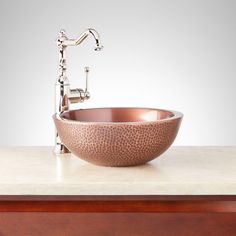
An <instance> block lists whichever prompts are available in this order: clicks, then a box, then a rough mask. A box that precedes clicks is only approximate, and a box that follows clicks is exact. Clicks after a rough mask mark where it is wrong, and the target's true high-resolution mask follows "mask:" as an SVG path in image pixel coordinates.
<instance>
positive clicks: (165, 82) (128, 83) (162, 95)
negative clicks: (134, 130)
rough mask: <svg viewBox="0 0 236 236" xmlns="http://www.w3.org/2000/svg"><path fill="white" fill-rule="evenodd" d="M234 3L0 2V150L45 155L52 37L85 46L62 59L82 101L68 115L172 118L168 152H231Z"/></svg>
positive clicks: (234, 134)
mask: <svg viewBox="0 0 236 236" xmlns="http://www.w3.org/2000/svg"><path fill="white" fill-rule="evenodd" d="M235 12H236V1H228V0H224V1H223V0H222V1H215V0H211V1H210V0H196V1H191V0H185V1H164V0H163V1H157V0H156V1H154V0H153V1H148V0H143V1H125V0H124V1H121V0H119V1H118V0H117V1H111V0H110V1H109V0H105V1H104V0H99V1H89V0H86V1H59V0H57V1H52V0H51V1H32V0H28V1H27V0H21V1H13V0H2V1H1V2H0V24H1V27H0V29H1V42H0V50H1V51H0V52H1V53H0V63H1V79H0V80H1V92H0V101H1V111H0V145H52V144H53V141H54V125H53V122H52V119H51V115H52V114H53V110H54V107H53V100H54V83H55V80H56V78H57V75H58V70H57V66H58V61H57V60H58V55H57V47H56V45H55V43H54V39H55V38H56V37H57V35H58V32H59V30H60V29H61V28H65V29H66V31H67V34H68V36H70V37H72V38H73V37H77V36H78V35H79V34H80V33H81V32H82V31H83V30H84V29H86V28H87V27H94V28H95V29H97V30H98V31H99V32H100V34H101V36H102V39H103V44H104V50H103V51H102V52H100V53H96V52H94V51H93V50H92V46H93V41H92V39H89V40H87V41H86V42H85V43H83V44H82V45H81V46H79V47H77V48H69V49H68V54H67V55H68V77H69V79H70V81H71V84H72V85H73V86H76V87H77V86H80V87H81V86H84V83H85V81H84V74H83V67H84V66H86V65H89V66H91V68H92V69H91V70H92V71H91V76H90V92H91V95H92V97H91V99H90V100H89V101H88V102H86V103H84V104H83V105H77V107H105V106H108V107H110V106H138V107H157V108H166V109H173V110H179V111H182V112H183V113H184V115H185V116H184V120H183V123H182V126H181V129H180V132H179V135H178V137H177V139H176V142H175V145H236V124H235V120H236V119H235V116H236V106H235V105H236V93H235V88H236V14H235Z"/></svg>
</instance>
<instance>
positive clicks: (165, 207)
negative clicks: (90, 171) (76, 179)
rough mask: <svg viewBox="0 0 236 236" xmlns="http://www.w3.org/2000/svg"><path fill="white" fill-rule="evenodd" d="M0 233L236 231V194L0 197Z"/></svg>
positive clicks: (57, 235) (196, 235)
mask: <svg viewBox="0 0 236 236" xmlns="http://www.w3.org/2000/svg"><path fill="white" fill-rule="evenodd" d="M0 235H18V236H21V235H22V236H28V235H32V236H34V235H35V236H37V235H44V236H53V235H55V236H60V235H61V236H65V235H66V236H67V235H68V236H70V235H71V236H73V235H75V236H78V235H85V236H87V235H88V236H90V235H91V236H93V235H99V236H100V235H101V236H106V235H107V236H113V235H121V236H126V235H129V236H135V235H140V236H145V235H147V236H149V235H150V236H153V235H161V236H169V235H170V236H171V235H181V236H185V235H186V236H192V235H194V236H201V235H207V236H209V235H214V236H218V235H219V236H222V235H223V236H231V235H232V236H235V235H236V196H1V197H0Z"/></svg>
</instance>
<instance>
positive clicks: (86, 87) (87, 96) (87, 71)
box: [84, 66, 90, 99]
mask: <svg viewBox="0 0 236 236" xmlns="http://www.w3.org/2000/svg"><path fill="white" fill-rule="evenodd" d="M89 71H90V68H89V67H88V66H85V67H84V72H85V76H86V84H85V91H84V92H85V99H89V98H90V93H89V91H88V74H89Z"/></svg>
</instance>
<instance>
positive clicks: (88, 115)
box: [61, 108, 174, 122]
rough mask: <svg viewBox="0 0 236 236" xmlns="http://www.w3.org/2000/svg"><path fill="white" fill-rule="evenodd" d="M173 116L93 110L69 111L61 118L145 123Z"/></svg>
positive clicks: (147, 110) (128, 110)
mask: <svg viewBox="0 0 236 236" xmlns="http://www.w3.org/2000/svg"><path fill="white" fill-rule="evenodd" d="M173 116H174V114H173V113H172V112H170V111H166V110H160V109H150V108H92V109H79V110H71V111H67V112H64V113H62V115H61V118H63V119H66V120H74V121H81V122H143V121H157V120H162V119H167V118H171V117H173Z"/></svg>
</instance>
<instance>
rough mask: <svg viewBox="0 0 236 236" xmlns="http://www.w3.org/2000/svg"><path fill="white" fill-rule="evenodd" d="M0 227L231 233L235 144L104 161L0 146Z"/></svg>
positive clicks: (53, 231)
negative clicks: (130, 161) (135, 161)
mask: <svg viewBox="0 0 236 236" xmlns="http://www.w3.org/2000/svg"><path fill="white" fill-rule="evenodd" d="M0 163H1V165H0V235H4V236H5V235H24V236H28V235H29V236H30V235H32V236H34V235H36V236H37V235H44V236H47V235H50V236H52V235H56V236H60V235H63V236H65V235H66V236H67V235H69V236H70V235H76V236H77V235H82V236H83V235H85V236H87V235H88V236H90V235H91V236H93V235H102V236H106V235H108V236H113V235H122V236H125V235H129V236H136V235H140V236H143V235H144V236H145V235H148V236H149V235H152V236H153V235H161V236H166V235H168V236H169V235H180V236H185V235H186V236H191V235H196V236H201V235H214V236H218V235H219V236H221V235H223V236H231V235H232V236H235V235H236V148H235V147H172V148H171V149H169V150H168V151H167V152H166V153H164V154H163V155H162V156H160V157H159V158H157V159H156V160H154V161H152V162H150V163H149V164H146V165H143V166H137V167H129V168H108V167H99V166H94V165H91V164H88V163H85V162H83V161H81V160H80V159H78V158H77V157H74V156H73V155H71V154H65V155H62V156H54V154H53V152H52V148H51V147H24V148H23V147H17V148H1V149H0Z"/></svg>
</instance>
